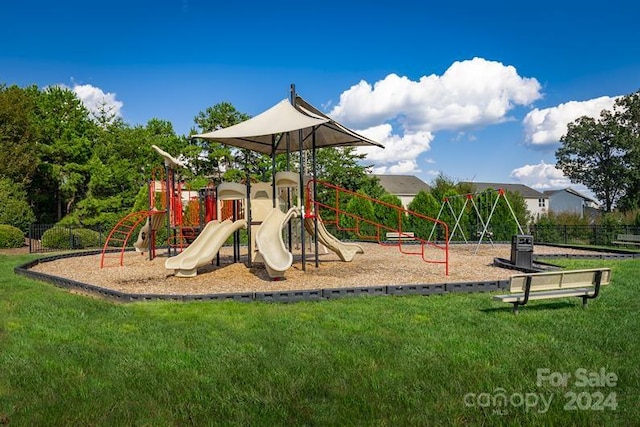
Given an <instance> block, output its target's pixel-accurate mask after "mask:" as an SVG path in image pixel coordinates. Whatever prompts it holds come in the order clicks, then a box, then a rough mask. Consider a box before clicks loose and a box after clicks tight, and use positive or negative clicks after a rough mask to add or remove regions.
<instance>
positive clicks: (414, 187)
mask: <svg viewBox="0 0 640 427" xmlns="http://www.w3.org/2000/svg"><path fill="white" fill-rule="evenodd" d="M374 176H375V177H376V178H378V180H379V181H380V185H381V186H382V188H384V189H385V191H386V192H387V193H389V194H393V195H394V196H397V197H398V198H399V199H400V201H401V202H402V206H403V207H404V208H405V209H406V208H407V206H408V205H409V203H411V201H413V199H414V198H415V197H416V195H417V194H418V193H419V192H420V191H425V192H427V193H428V192H429V191H431V187H429V185H428V184H427V183H426V182H424V181H422V180H421V179H420V178H418V177H417V176H413V175H374Z"/></svg>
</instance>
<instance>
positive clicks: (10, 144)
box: [0, 86, 39, 184]
mask: <svg viewBox="0 0 640 427" xmlns="http://www.w3.org/2000/svg"><path fill="white" fill-rule="evenodd" d="M36 93H37V90H35V89H34V88H29V89H26V90H25V89H21V88H19V87H17V86H11V87H8V88H7V87H4V86H0V175H1V176H4V177H6V178H9V179H11V180H13V181H16V182H21V183H23V184H28V183H29V182H31V180H32V178H33V176H34V174H35V171H36V168H37V166H38V162H39V160H38V153H37V150H36V143H37V141H38V129H37V127H36V124H35V121H34V111H35V94H36Z"/></svg>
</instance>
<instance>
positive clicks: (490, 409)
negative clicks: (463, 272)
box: [0, 255, 640, 426]
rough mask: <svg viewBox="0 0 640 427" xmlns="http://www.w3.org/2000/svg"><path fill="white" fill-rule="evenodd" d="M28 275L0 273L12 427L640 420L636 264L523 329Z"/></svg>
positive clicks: (509, 323) (470, 303)
mask: <svg viewBox="0 0 640 427" xmlns="http://www.w3.org/2000/svg"><path fill="white" fill-rule="evenodd" d="M32 258H33V257H32V256H6V255H0V425H3V424H7V425H10V426H22V425H25V426H27V425H29V426H32V425H47V426H55V425H65V426H68V425H74V426H75V425H78V426H80V425H83V426H84V425H108V426H114V425H150V426H151V425H152V426H163V425H179V426H184V425H198V426H199V425H247V426H249V425H250V426H274V425H286V426H289V425H338V426H344V425H366V426H369V425H376V426H377V425H381V426H404V425H447V426H449V425H535V426H539V425H562V426H566V425H579V426H584V425H599V426H602V425H607V426H613V425H619V426H630V425H638V423H639V421H638V420H640V409H639V408H640V339H639V338H638V326H639V323H640V321H639V317H638V313H639V311H640V283H639V280H638V277H639V276H640V260H635V261H615V262H613V261H611V262H609V261H566V260H565V261H562V262H564V263H565V264H564V265H567V266H570V267H571V268H582V267H596V266H610V267H611V268H612V269H613V281H612V285H611V286H608V287H605V288H603V290H602V294H601V297H599V298H598V299H596V300H594V301H591V302H590V303H589V307H588V308H587V309H586V310H583V309H582V308H581V300H580V299H578V298H574V299H563V300H555V301H533V302H531V303H530V304H529V305H527V306H526V307H524V308H523V309H522V311H521V313H520V314H519V315H517V316H516V315H514V314H512V311H511V305H510V304H501V303H499V302H494V301H492V299H491V295H490V294H448V295H438V296H430V297H421V296H415V297H391V296H387V297H359V298H351V299H343V300H331V301H323V302H313V303H296V304H273V303H240V302H194V303H171V302H153V303H133V304H124V305H118V304H114V303H111V302H107V301H102V300H98V299H93V298H88V297H83V296H79V295H74V294H71V293H69V292H67V291H65V290H61V289H58V288H55V287H53V286H51V285H48V284H45V283H40V282H37V281H33V280H29V279H26V278H24V277H21V276H15V275H14V274H13V268H14V267H15V266H16V265H19V264H21V263H24V262H26V261H27V260H29V259H32ZM553 262H554V263H558V262H560V261H558V260H553ZM539 373H540V374H541V375H544V378H541V379H542V380H543V381H542V383H540V384H538V379H539V378H538V376H539V375H538V374H539ZM566 374H568V375H570V378H569V379H568V380H567V381H566V385H559V384H558V383H556V382H554V381H556V380H558V379H559V378H561V376H562V375H566ZM613 377H615V379H613ZM585 378H586V379H588V381H583V380H584V379H585ZM549 379H551V381H549ZM603 380H606V381H603ZM558 382H559V381H558ZM585 382H587V383H588V384H586V385H584V384H583V383H585ZM501 396H503V397H504V396H506V398H507V399H508V401H507V403H506V404H502V403H503V400H500V397H501Z"/></svg>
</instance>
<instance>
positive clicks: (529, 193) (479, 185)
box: [464, 182, 549, 199]
mask: <svg viewBox="0 0 640 427" xmlns="http://www.w3.org/2000/svg"><path fill="white" fill-rule="evenodd" d="M464 184H471V185H473V186H474V187H475V188H476V190H477V191H484V190H487V189H489V188H491V189H493V190H499V189H502V190H505V191H510V192H512V193H520V195H521V196H522V197H524V198H525V199H548V198H549V196H547V195H545V194H543V193H541V192H539V191H537V190H534V189H533V188H531V187H527V186H526V185H524V184H504V183H498V182H464Z"/></svg>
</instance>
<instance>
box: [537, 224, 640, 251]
mask: <svg viewBox="0 0 640 427" xmlns="http://www.w3.org/2000/svg"><path fill="white" fill-rule="evenodd" d="M530 233H531V234H532V235H533V240H534V241H535V242H536V243H555V244H563V245H592V246H616V245H614V244H612V243H611V242H613V241H615V240H616V239H617V236H618V235H619V234H640V227H637V226H632V225H549V226H540V225H538V226H536V225H532V226H531V227H530Z"/></svg>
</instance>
